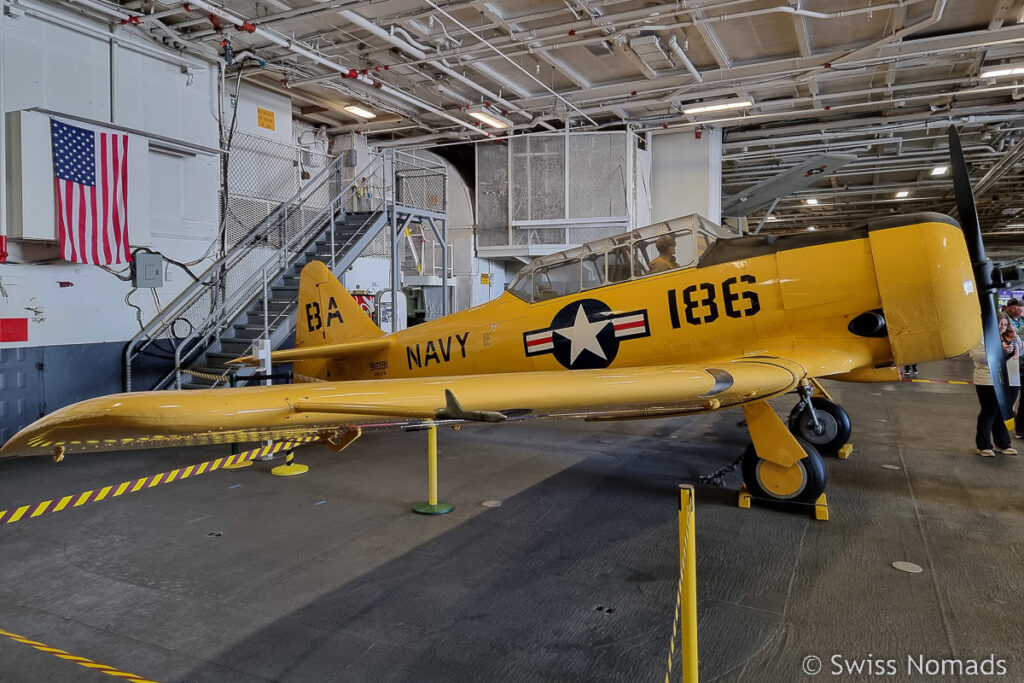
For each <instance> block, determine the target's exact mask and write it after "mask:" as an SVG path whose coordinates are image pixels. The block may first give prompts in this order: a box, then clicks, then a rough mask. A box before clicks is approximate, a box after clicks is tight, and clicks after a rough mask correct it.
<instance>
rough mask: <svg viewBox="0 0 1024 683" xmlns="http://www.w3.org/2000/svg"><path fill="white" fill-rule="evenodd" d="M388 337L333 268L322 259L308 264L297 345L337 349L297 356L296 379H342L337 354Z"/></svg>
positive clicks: (301, 291) (301, 287)
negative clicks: (342, 282)
mask: <svg viewBox="0 0 1024 683" xmlns="http://www.w3.org/2000/svg"><path fill="white" fill-rule="evenodd" d="M384 336H385V334H384V332H382V331H381V329H380V328H379V327H377V325H376V324H374V322H373V321H372V320H371V319H370V316H368V315H367V314H366V311H364V310H363V309H362V308H361V307H360V306H359V304H358V303H357V302H356V300H355V299H354V298H353V297H352V295H351V294H349V293H348V290H347V289H345V287H344V286H343V285H342V284H341V282H339V281H338V278H336V277H335V276H334V273H332V272H331V269H330V268H328V267H327V266H326V265H324V264H323V263H321V262H320V261H311V262H310V263H308V264H306V266H305V267H304V268H303V269H302V275H301V276H300V278H299V307H298V312H297V315H296V319H295V348H296V349H297V350H300V349H306V350H307V351H310V352H311V351H312V350H313V349H315V348H316V347H334V348H333V349H327V348H324V349H323V350H324V355H323V356H320V355H319V354H315V353H313V354H311V355H310V357H308V359H303V360H300V359H298V358H296V359H295V364H294V365H293V370H294V373H295V379H296V380H298V381H316V380H330V379H339V378H340V377H339V376H338V375H339V373H340V371H341V368H338V367H336V366H335V365H334V362H335V361H334V360H333V358H332V357H333V356H338V355H339V354H340V355H349V354H352V353H358V352H359V351H360V350H363V348H364V347H366V346H367V344H366V343H365V342H369V341H372V340H375V339H381V338H382V337H384ZM355 342H364V343H355ZM370 346H373V345H370ZM346 347H348V348H347V349H346ZM371 350H372V349H371ZM329 351H330V352H331V353H328V352H329ZM279 353H280V352H279ZM285 353H287V352H285ZM342 362H344V361H342ZM341 374H343V373H341Z"/></svg>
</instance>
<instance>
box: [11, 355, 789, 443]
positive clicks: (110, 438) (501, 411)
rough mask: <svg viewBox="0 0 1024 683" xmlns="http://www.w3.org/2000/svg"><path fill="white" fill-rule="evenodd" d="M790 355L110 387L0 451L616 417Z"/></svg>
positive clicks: (714, 401) (681, 403)
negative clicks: (176, 387) (234, 384)
mask: <svg viewBox="0 0 1024 683" xmlns="http://www.w3.org/2000/svg"><path fill="white" fill-rule="evenodd" d="M804 375H805V372H804V368H803V367H802V366H801V365H799V364H798V363H794V362H792V361H789V360H786V359H782V358H774V357H749V358H743V359H740V360H734V361H725V362H721V363H709V364H706V365H660V366H644V367H631V368H607V369H603V370H577V371H572V372H566V371H543V372H523V373H503V374H483V375H465V376H453V377H430V378H415V379H389V380H359V381H349V382H321V383H315V384H284V385H274V386H269V387H267V386H261V387H242V388H236V389H205V390H198V391H153V392H138V393H131V394H114V395H112V396H104V397H100V398H94V399H89V400H87V401H82V402H81V403H76V404H74V405H70V406H66V407H64V408H61V409H59V410H57V411H55V412H53V413H51V414H50V415H47V416H46V417H44V418H42V419H40V420H38V421H37V422H35V423H33V424H31V425H29V426H28V427H26V428H25V429H23V430H21V431H20V432H18V433H17V434H15V435H14V437H13V438H12V439H11V440H10V441H8V442H7V443H6V444H5V445H4V446H3V448H2V449H0V457H10V456H16V455H41V454H53V453H54V449H55V447H58V446H62V447H64V448H65V449H66V451H67V452H69V453H70V452H77V451H90V450H126V449H134V448H156V447H160V446H184V445H193V444H196V445H198V444H212V443H232V442H246V441H258V440H262V439H285V438H292V437H297V436H308V435H321V436H324V437H327V436H332V435H333V434H334V433H335V430H337V429H339V428H343V427H347V426H365V425H367V423H368V422H369V423H371V424H374V426H378V427H395V428H400V427H409V426H410V425H422V424H424V423H427V422H432V421H438V420H440V421H445V422H450V421H453V420H455V421H477V420H480V421H499V420H502V419H506V418H513V417H514V418H522V417H580V418H590V419H594V418H597V419H624V418H635V417H656V416H667V415H679V414H684V413H691V412H702V411H706V410H716V409H718V408H723V407H726V406H730V405H736V404H739V403H745V402H747V401H753V400H757V399H762V398H767V397H770V396H773V395H775V394H779V393H782V392H785V391H788V390H790V389H792V388H793V387H794V386H796V384H797V382H798V381H799V380H800V379H801V378H802V377H804Z"/></svg>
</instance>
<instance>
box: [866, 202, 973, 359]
mask: <svg viewBox="0 0 1024 683" xmlns="http://www.w3.org/2000/svg"><path fill="white" fill-rule="evenodd" d="M869 229H870V232H869V238H870V241H871V255H872V259H873V260H874V264H875V276H876V278H877V279H878V291H879V293H880V295H881V298H882V311H883V313H884V315H885V321H886V326H887V328H888V332H889V343H890V345H891V346H892V352H893V360H894V361H895V362H896V364H897V365H905V364H908V363H919V362H923V361H930V360H941V359H943V358H951V357H953V356H957V355H959V354H961V353H964V352H965V351H967V350H968V349H970V348H971V347H972V346H974V345H975V344H977V343H978V340H979V339H981V309H980V307H979V305H978V294H977V291H976V287H975V284H974V274H973V270H972V268H971V259H970V256H969V255H968V253H967V245H966V243H965V242H964V236H963V232H962V231H961V230H960V226H959V225H957V224H956V222H955V221H954V220H953V219H952V218H949V217H948V216H943V215H941V214H914V215H910V216H900V217H897V218H894V219H886V220H885V221H880V222H878V223H876V224H872V225H871V226H869Z"/></svg>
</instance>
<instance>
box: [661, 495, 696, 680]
mask: <svg viewBox="0 0 1024 683" xmlns="http://www.w3.org/2000/svg"><path fill="white" fill-rule="evenodd" d="M691 495H692V494H691ZM689 545H690V508H687V511H686V533H685V534H684V535H683V552H682V554H681V555H680V557H679V560H680V561H679V582H678V583H677V584H676V608H675V613H674V614H673V616H672V639H671V640H670V641H669V644H668V662H667V663H666V667H665V683H671V680H672V678H671V677H672V660H673V658H674V657H675V653H676V636H677V635H679V623H680V621H681V614H682V609H681V608H682V603H683V571H684V570H683V568H684V566H685V565H686V552H687V548H688V546H689ZM682 657H683V646H682V642H681V641H680V644H679V669H680V671H682V667H683V661H682ZM680 680H681V679H680Z"/></svg>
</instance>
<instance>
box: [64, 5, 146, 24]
mask: <svg viewBox="0 0 1024 683" xmlns="http://www.w3.org/2000/svg"><path fill="white" fill-rule="evenodd" d="M64 1H65V2H66V3H67V4H69V5H81V6H82V7H88V8H89V9H91V10H93V11H95V12H99V13H100V14H105V15H106V16H108V17H113V18H115V19H119V20H124V21H125V22H135V21H139V20H141V19H142V17H141V16H140V15H138V14H131V13H129V12H124V11H121V10H120V9H117V8H115V7H111V6H110V5H108V4H107V3H105V2H98V1H96V0H64Z"/></svg>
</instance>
